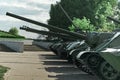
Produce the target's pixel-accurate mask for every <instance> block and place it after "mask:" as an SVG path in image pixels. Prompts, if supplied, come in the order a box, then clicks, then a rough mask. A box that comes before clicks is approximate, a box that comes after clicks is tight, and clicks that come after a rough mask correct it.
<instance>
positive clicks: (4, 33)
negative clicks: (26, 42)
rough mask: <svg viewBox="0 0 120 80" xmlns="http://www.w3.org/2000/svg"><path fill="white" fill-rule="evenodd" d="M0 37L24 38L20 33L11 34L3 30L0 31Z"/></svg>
mask: <svg viewBox="0 0 120 80" xmlns="http://www.w3.org/2000/svg"><path fill="white" fill-rule="evenodd" d="M0 38H23V39H24V38H25V37H24V36H20V35H13V34H10V33H9V32H3V31H0Z"/></svg>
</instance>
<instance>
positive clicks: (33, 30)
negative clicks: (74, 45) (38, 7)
mask: <svg viewBox="0 0 120 80" xmlns="http://www.w3.org/2000/svg"><path fill="white" fill-rule="evenodd" d="M20 29H22V30H25V31H28V32H33V33H37V34H42V35H49V36H53V37H60V38H62V39H63V40H65V41H66V40H67V41H72V40H75V39H73V38H71V37H70V36H69V35H66V34H62V33H55V32H52V31H43V30H37V29H33V28H29V27H27V26H23V27H20Z"/></svg>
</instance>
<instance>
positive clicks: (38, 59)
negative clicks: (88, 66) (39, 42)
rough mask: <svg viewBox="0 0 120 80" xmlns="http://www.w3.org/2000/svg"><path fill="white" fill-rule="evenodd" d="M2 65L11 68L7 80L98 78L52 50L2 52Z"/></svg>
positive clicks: (78, 79)
mask: <svg viewBox="0 0 120 80" xmlns="http://www.w3.org/2000/svg"><path fill="white" fill-rule="evenodd" d="M0 65H3V66H6V67H9V68H11V69H10V70H9V71H8V72H7V73H6V74H5V76H4V78H5V80H98V79H97V78H95V77H94V76H90V75H88V74H86V73H84V72H82V71H80V70H78V69H77V68H75V67H74V65H72V64H69V63H67V61H66V60H61V59H59V58H58V57H57V56H56V55H54V54H53V53H52V52H44V51H37V52H24V53H10V52H0Z"/></svg>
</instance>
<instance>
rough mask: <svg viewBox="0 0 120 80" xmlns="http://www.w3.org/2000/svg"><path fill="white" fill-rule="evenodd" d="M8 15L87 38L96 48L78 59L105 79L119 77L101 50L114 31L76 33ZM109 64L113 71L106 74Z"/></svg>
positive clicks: (80, 54)
mask: <svg viewBox="0 0 120 80" xmlns="http://www.w3.org/2000/svg"><path fill="white" fill-rule="evenodd" d="M6 15H8V16H11V17H14V18H17V19H21V20H24V21H27V22H30V23H33V24H36V25H39V26H43V27H46V28H49V29H52V30H53V29H54V30H57V31H58V32H61V33H64V34H67V35H70V36H71V37H72V38H75V39H82V40H85V42H86V43H87V44H88V45H89V46H90V47H91V48H92V49H94V50H93V51H84V52H80V53H79V54H78V55H77V59H78V61H80V62H83V64H84V63H85V64H84V65H86V64H87V65H86V66H88V67H89V68H90V69H91V70H92V71H93V72H94V73H95V74H96V75H98V76H99V77H100V78H102V79H104V80H116V79H117V78H118V77H119V75H118V69H117V68H116V66H115V67H114V68H113V67H112V66H113V64H111V63H110V64H109V63H107V62H106V60H107V59H106V58H105V57H104V52H102V51H101V50H102V49H105V47H106V46H104V45H105V43H106V44H110V43H111V40H110V41H108V42H110V43H107V42H105V43H103V42H104V41H105V40H107V39H110V38H111V37H112V36H113V35H114V33H96V32H95V33H88V34H87V35H84V34H79V33H75V32H70V31H67V30H64V29H61V28H56V27H55V26H52V25H47V24H44V23H40V22H37V21H34V20H30V19H27V18H24V17H20V16H17V15H15V14H12V13H7V14H6ZM115 36H117V34H116V35H114V37H113V38H114V39H113V38H112V40H116V37H115ZM117 37H118V36H117ZM101 43H103V44H102V46H104V47H98V49H97V48H96V47H97V46H98V45H100V44H101ZM95 48H96V49H95ZM101 48H102V49H101ZM102 53H103V55H102ZM83 54H84V55H83ZM108 62H109V61H108ZM108 64H109V68H110V69H112V71H110V72H109V71H108V74H107V76H106V75H105V74H104V69H103V68H104V67H106V65H108ZM98 65H99V66H100V67H99V66H98ZM119 68H120V67H119ZM98 69H100V70H101V72H100V71H97V70H98ZM109 73H110V76H109ZM112 73H114V75H112Z"/></svg>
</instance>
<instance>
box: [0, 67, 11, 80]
mask: <svg viewBox="0 0 120 80" xmlns="http://www.w3.org/2000/svg"><path fill="white" fill-rule="evenodd" d="M9 69H10V68H8V67H4V66H1V65H0V80H4V74H5V73H6V72H7V71H8V70H9Z"/></svg>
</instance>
